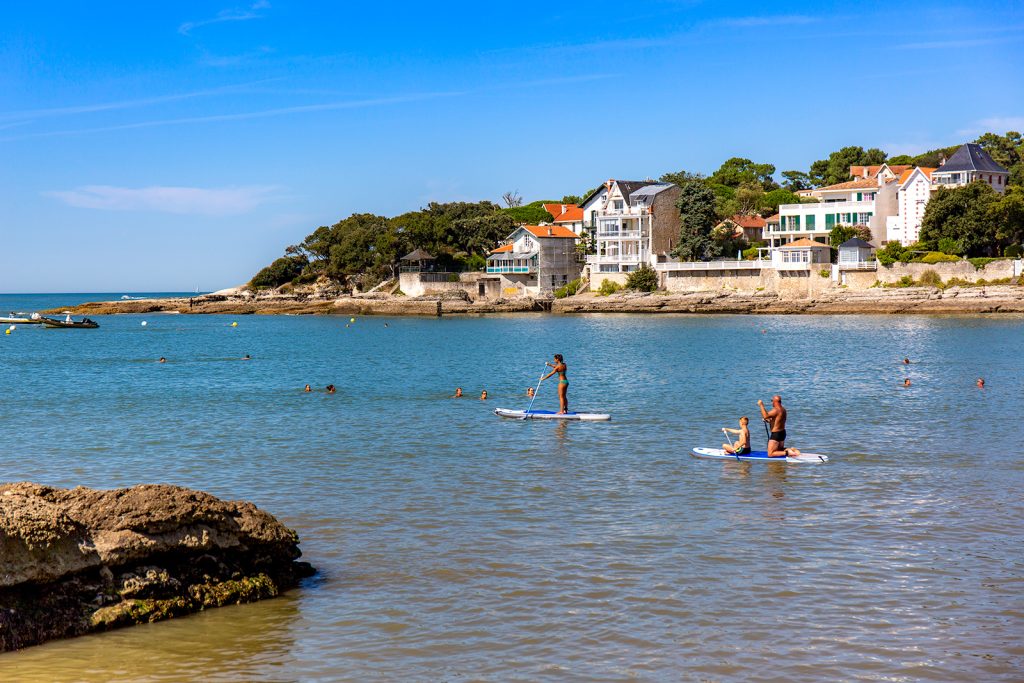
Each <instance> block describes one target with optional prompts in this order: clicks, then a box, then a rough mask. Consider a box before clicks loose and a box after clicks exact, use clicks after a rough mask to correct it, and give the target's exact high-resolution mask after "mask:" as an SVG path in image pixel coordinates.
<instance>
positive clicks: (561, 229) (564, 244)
mask: <svg viewBox="0 0 1024 683" xmlns="http://www.w3.org/2000/svg"><path fill="white" fill-rule="evenodd" d="M549 213H550V211H549ZM578 240H579V237H578V236H577V234H576V233H575V232H573V231H572V230H570V229H569V228H567V227H565V226H563V225H523V226H520V227H518V228H516V229H515V230H514V231H513V232H512V234H511V235H509V236H508V239H507V240H506V242H505V244H503V245H501V246H499V247H498V248H496V249H495V250H494V251H492V252H491V253H490V254H488V256H487V273H488V275H496V276H498V277H499V278H500V282H501V285H500V286H501V293H502V296H524V295H525V296H546V295H549V294H551V292H552V290H554V289H557V288H559V287H561V286H563V285H565V284H568V283H569V282H571V281H572V280H575V279H577V278H578V277H579V276H580V271H581V270H582V263H581V261H580V258H579V256H578V255H577V252H576V243H577V241H578Z"/></svg>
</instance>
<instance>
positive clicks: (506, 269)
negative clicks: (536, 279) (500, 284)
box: [487, 266, 537, 274]
mask: <svg viewBox="0 0 1024 683" xmlns="http://www.w3.org/2000/svg"><path fill="white" fill-rule="evenodd" d="M487 272H488V273H519V274H528V273H535V272H537V269H536V267H534V266H487Z"/></svg>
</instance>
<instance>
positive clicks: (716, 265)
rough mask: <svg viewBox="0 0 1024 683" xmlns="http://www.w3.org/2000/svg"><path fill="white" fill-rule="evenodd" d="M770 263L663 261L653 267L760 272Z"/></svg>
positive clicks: (664, 269)
mask: <svg viewBox="0 0 1024 683" xmlns="http://www.w3.org/2000/svg"><path fill="white" fill-rule="evenodd" d="M771 266H772V262H771V261H769V260H767V259H760V260H755V261H737V260H735V259H733V260H726V261H665V262H664V263H658V264H656V265H655V266H654V269H655V270H659V271H670V270H701V271H704V270H760V269H761V268H770V267H771Z"/></svg>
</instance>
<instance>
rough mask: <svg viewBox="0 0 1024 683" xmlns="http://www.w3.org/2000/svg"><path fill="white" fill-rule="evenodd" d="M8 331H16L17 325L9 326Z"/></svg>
mask: <svg viewBox="0 0 1024 683" xmlns="http://www.w3.org/2000/svg"><path fill="white" fill-rule="evenodd" d="M9 329H11V330H16V329H18V326H17V325H11V326H10V328H9Z"/></svg>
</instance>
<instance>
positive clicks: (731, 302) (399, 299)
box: [48, 285, 1024, 317]
mask: <svg viewBox="0 0 1024 683" xmlns="http://www.w3.org/2000/svg"><path fill="white" fill-rule="evenodd" d="M454 294H458V293H449V294H448V295H438V296H423V297H415V298H414V297H404V296H388V295H384V294H368V295H362V296H360V295H356V296H336V295H333V294H331V295H310V294H302V293H296V294H282V293H277V292H274V293H270V294H264V293H261V294H259V295H254V294H253V293H251V292H244V291H241V290H239V291H236V292H232V293H227V294H224V293H216V294H208V295H205V296H199V297H194V298H169V299H144V300H132V301H100V302H92V303H85V304H81V305H79V306H73V307H70V308H66V309H65V308H60V309H52V310H51V311H48V312H49V313H56V312H62V311H64V310H70V311H71V312H72V313H74V314H77V315H88V316H95V315H104V314H119V313H157V312H163V313H195V314H218V313H219V314H230V315H250V314H264V315H274V314H276V315H329V314H334V315H382V316H395V317H397V316H438V315H488V314H504V313H529V312H534V313H535V312H545V311H550V312H552V313H561V314H578V313H699V314H703V313H721V314H726V313H733V314H737V313H745V314H772V315H779V314H792V315H798V314H821V313H828V314H908V313H918V314H979V313H1024V286H1020V285H986V286H969V287H950V288H948V289H939V288H934V287H904V288H883V287H876V288H871V289H866V290H854V289H850V290H847V289H833V290H827V291H825V292H822V293H821V294H819V295H817V296H814V297H809V298H790V297H784V296H780V295H779V294H776V293H769V292H737V291H733V290H718V291H702V292H686V293H665V292H655V293H652V294H644V293H639V292H630V293H620V294H613V295H610V296H600V295H597V294H592V293H586V294H578V295H576V296H572V297H567V298H565V299H531V298H527V297H523V298H516V299H497V300H481V301H472V300H470V299H469V297H468V296H465V295H463V296H455V295H454Z"/></svg>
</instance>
